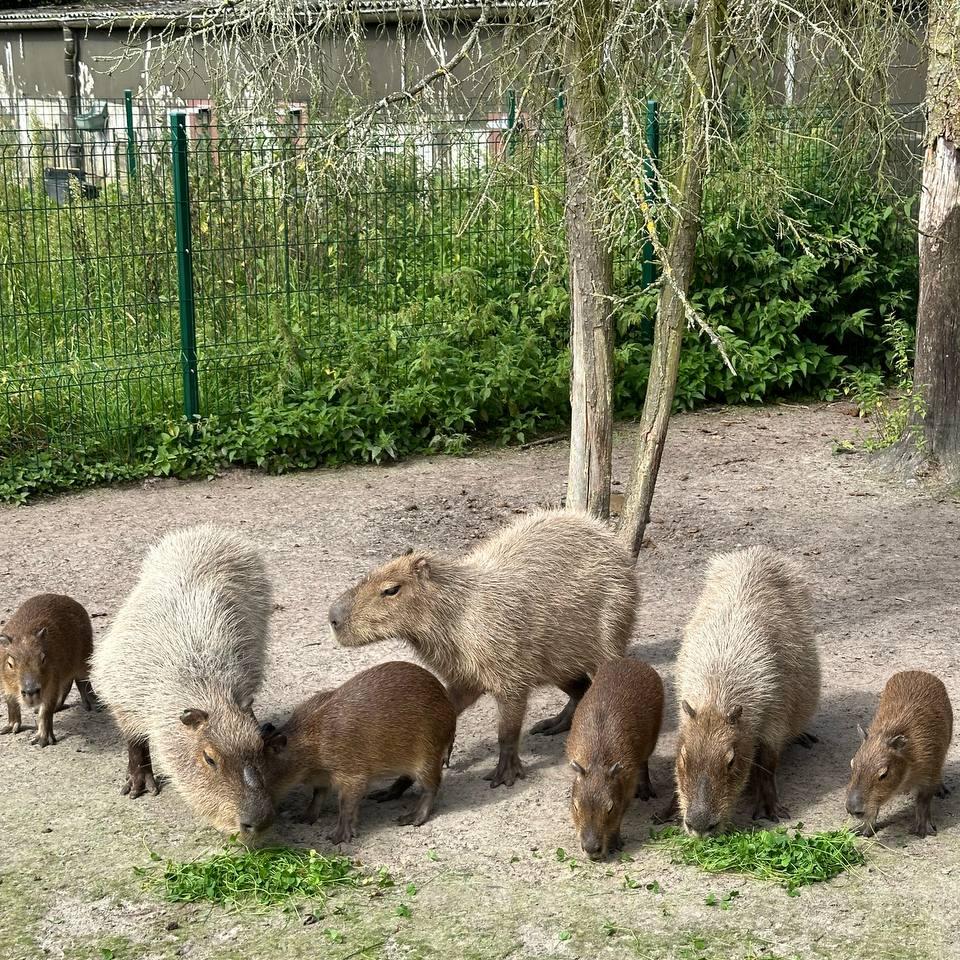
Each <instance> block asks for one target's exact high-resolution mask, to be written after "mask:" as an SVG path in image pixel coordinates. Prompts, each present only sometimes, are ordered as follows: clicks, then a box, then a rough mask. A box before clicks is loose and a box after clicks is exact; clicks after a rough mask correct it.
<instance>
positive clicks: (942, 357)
mask: <svg viewBox="0 0 960 960" xmlns="http://www.w3.org/2000/svg"><path fill="white" fill-rule="evenodd" d="M928 30H929V62H928V65H927V105H928V146H927V151H926V155H925V157H924V161H923V187H922V192H921V195H920V218H919V228H920V303H919V308H918V311H917V348H916V356H915V360H914V388H915V389H916V390H917V391H918V392H919V394H920V396H921V398H922V402H923V407H924V411H923V414H922V415H921V417H920V421H919V423H917V424H914V427H913V429H912V430H911V431H909V433H908V436H907V437H905V439H904V444H905V445H906V447H907V450H906V451H905V452H906V454H907V456H908V457H912V458H914V459H916V458H917V456H918V455H919V459H920V460H923V461H932V462H933V463H934V464H935V465H936V466H938V467H940V468H941V469H942V471H943V473H944V475H945V477H946V479H948V480H950V481H953V482H956V481H958V480H960V3H958V0H934V2H931V3H930V7H929V24H928Z"/></svg>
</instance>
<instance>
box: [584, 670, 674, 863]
mask: <svg viewBox="0 0 960 960" xmlns="http://www.w3.org/2000/svg"><path fill="white" fill-rule="evenodd" d="M662 718H663V681H662V680H661V679H660V675H659V674H658V673H657V671H656V670H654V669H653V667H651V666H650V665H649V664H646V663H643V662H641V661H639V660H631V659H630V658H629V657H619V658H618V659H616V660H607V661H606V662H605V663H603V664H601V665H600V667H599V669H598V670H597V672H596V674H595V675H594V678H593V683H591V684H590V689H589V690H587V692H586V693H585V694H584V696H583V699H582V700H581V701H580V705H579V706H578V707H577V711H576V713H575V714H574V715H573V724H572V725H571V727H570V736H569V737H568V738H567V759H568V760H569V761H570V765H571V766H572V767H573V769H574V770H575V771H576V777H575V779H574V781H573V795H572V811H573V825H574V827H575V829H576V831H577V837H578V838H579V840H580V846H581V847H582V848H583V852H584V853H585V854H587V856H588V857H590V859H591V860H602V859H603V858H604V857H606V856H607V854H608V853H610V852H611V851H617V850H622V849H623V841H622V840H621V837H620V825H621V823H622V822H623V815H624V814H625V813H626V811H627V807H629V806H630V801H631V800H632V799H633V798H634V797H635V796H637V797H640V798H641V799H643V800H649V799H651V798H652V797H654V796H655V794H654V792H653V787H652V786H651V784H650V769H649V765H648V761H649V760H650V756H651V754H652V753H653V751H654V748H655V747H656V745H657V737H659V736H660V721H661V720H662Z"/></svg>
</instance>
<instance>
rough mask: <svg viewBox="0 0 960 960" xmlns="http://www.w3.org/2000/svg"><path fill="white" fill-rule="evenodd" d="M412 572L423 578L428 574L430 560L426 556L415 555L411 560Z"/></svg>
mask: <svg viewBox="0 0 960 960" xmlns="http://www.w3.org/2000/svg"><path fill="white" fill-rule="evenodd" d="M413 572H414V573H415V574H416V575H417V576H418V577H420V578H421V579H423V580H426V579H428V578H429V576H430V561H429V560H428V559H427V558H426V557H417V559H416V560H414V561H413Z"/></svg>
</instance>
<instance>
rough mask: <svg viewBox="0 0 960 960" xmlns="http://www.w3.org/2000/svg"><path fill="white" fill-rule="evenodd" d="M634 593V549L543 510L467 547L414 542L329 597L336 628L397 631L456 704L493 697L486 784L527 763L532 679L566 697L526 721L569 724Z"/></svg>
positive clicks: (586, 523) (612, 647)
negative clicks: (492, 756)
mask: <svg viewBox="0 0 960 960" xmlns="http://www.w3.org/2000/svg"><path fill="white" fill-rule="evenodd" d="M637 601H638V590H637V581H636V576H635V571H634V565H633V558H632V557H631V556H630V554H629V553H628V552H627V551H626V550H625V549H624V548H623V547H622V546H621V545H620V544H619V543H618V541H617V539H616V538H615V537H614V535H613V534H612V533H611V531H610V530H608V529H607V527H606V526H605V525H604V524H603V523H601V522H600V521H599V520H597V519H595V518H593V517H590V516H588V515H587V514H585V513H579V512H575V511H570V510H542V511H537V512H535V513H532V514H530V515H529V516H526V517H523V518H521V519H519V520H518V521H516V522H515V523H513V524H511V525H510V526H508V527H506V528H505V529H503V530H501V531H500V532H499V533H497V534H496V535H495V536H493V537H492V538H491V539H490V540H488V541H487V542H486V543H483V544H481V545H480V546H478V547H477V548H476V549H475V550H473V551H472V552H471V553H468V554H467V555H466V556H464V557H460V558H453V557H445V556H440V555H437V554H430V553H425V552H423V551H415V552H411V553H408V554H405V555H404V556H401V557H397V558H396V559H394V560H391V561H390V562H389V563H386V564H384V565H383V566H381V567H379V568H378V569H376V570H374V571H373V572H372V573H370V574H368V575H367V576H366V577H365V578H364V579H363V580H361V581H360V583H358V584H356V585H355V586H354V587H351V588H350V589H349V590H347V591H346V592H345V593H344V594H342V595H341V596H340V597H339V599H337V601H336V602H335V603H334V604H333V606H332V607H331V608H330V625H331V627H332V630H333V635H334V637H335V638H336V640H337V641H338V642H339V643H341V644H343V645H344V646H347V647H357V646H362V645H364V644H368V643H375V642H377V641H379V640H389V639H400V640H404V641H405V642H406V643H408V644H409V645H410V646H411V647H412V648H413V650H414V651H415V652H416V654H417V655H418V656H419V657H420V658H421V659H422V660H423V661H424V663H426V664H427V666H429V667H430V668H431V669H433V670H434V671H436V672H437V673H438V674H439V675H440V676H441V677H442V678H443V679H444V681H445V682H446V684H447V688H448V692H449V694H450V699H451V700H452V702H453V704H454V707H455V708H456V710H457V712H458V713H460V712H462V711H463V710H465V709H466V708H467V707H469V706H470V705H471V704H473V703H474V702H476V700H477V699H478V698H479V697H480V696H481V695H482V694H484V693H490V694H492V695H493V697H494V698H495V699H496V701H497V707H498V710H499V714H500V722H499V727H498V731H497V739H498V742H499V746H500V758H499V761H498V763H497V767H496V769H495V770H494V771H493V772H492V773H491V774H489V775H488V777H487V779H489V780H490V781H491V786H494V787H496V786H499V785H500V784H507V785H509V784H512V783H513V782H514V781H515V780H516V778H517V777H522V776H523V775H524V772H523V766H522V764H521V763H520V754H519V742H520V731H521V726H522V724H523V718H524V715H525V713H526V709H527V699H528V697H529V695H530V691H531V690H532V689H533V688H535V687H537V686H547V685H549V686H557V687H559V688H560V689H561V690H563V691H564V692H565V693H566V694H567V695H568V696H569V698H570V699H569V702H568V703H567V705H566V706H565V707H564V709H563V711H562V712H561V713H560V714H559V715H558V716H556V717H552V718H550V719H549V720H545V721H543V722H541V723H538V724H537V725H536V726H535V727H534V728H533V732H534V733H544V734H554V733H561V732H563V731H564V730H568V729H569V728H570V721H571V719H572V717H573V712H574V710H575V709H576V706H577V703H578V702H579V700H580V698H581V697H582V696H583V694H584V693H585V692H586V690H587V687H588V686H589V684H590V677H591V676H592V675H593V674H594V673H595V672H596V670H597V668H598V667H599V666H600V664H601V663H603V662H604V661H605V660H611V659H613V658H615V657H619V656H622V655H623V653H624V650H625V649H626V646H627V642H628V640H629V638H630V633H631V630H632V628H633V620H634V616H635V612H636V607H637Z"/></svg>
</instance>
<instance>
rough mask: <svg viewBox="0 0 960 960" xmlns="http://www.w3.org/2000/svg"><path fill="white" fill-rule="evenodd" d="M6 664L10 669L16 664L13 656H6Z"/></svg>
mask: <svg viewBox="0 0 960 960" xmlns="http://www.w3.org/2000/svg"><path fill="white" fill-rule="evenodd" d="M7 666H8V667H9V668H10V669H11V670H12V669H13V668H14V667H15V666H16V664H15V663H14V662H13V657H7Z"/></svg>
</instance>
